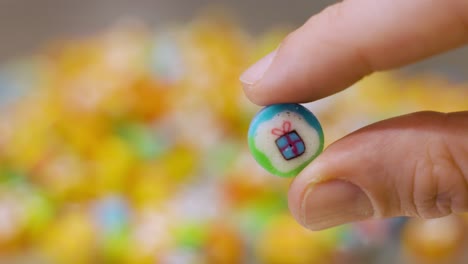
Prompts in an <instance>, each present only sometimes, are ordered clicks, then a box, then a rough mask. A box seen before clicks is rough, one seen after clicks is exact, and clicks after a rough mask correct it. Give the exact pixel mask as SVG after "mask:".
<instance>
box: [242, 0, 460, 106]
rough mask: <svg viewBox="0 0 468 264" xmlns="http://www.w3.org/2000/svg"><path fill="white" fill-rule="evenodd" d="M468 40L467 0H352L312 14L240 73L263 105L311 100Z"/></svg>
mask: <svg viewBox="0 0 468 264" xmlns="http://www.w3.org/2000/svg"><path fill="white" fill-rule="evenodd" d="M467 41H468V1H466V0H443V1H440V0H411V1H408V0H378V1H377V0H347V1H343V2H341V3H338V4H335V5H333V6H330V7H329V8H327V9H325V10H324V11H323V12H321V13H320V14H318V15H316V16H313V17H312V18H311V19H309V21H307V23H305V25H303V26H302V27H301V28H299V29H297V30H296V31H295V32H293V33H291V34H290V35H289V36H288V37H287V38H286V40H284V41H283V43H282V44H281V45H280V47H279V48H278V49H277V51H275V52H273V53H271V54H270V55H268V56H266V57H265V58H263V59H261V60H260V61H259V62H257V63H256V64H255V65H253V66H252V67H251V68H250V69H249V70H247V71H246V72H245V73H244V74H243V75H242V76H241V81H242V83H243V85H244V90H245V93H246V95H247V96H248V97H249V99H250V100H251V101H253V102H254V103H257V104H259V105H267V104H274V103H287V102H296V103H301V102H309V101H314V100H317V99H320V98H322V97H325V96H328V95H331V94H333V93H336V92H338V91H340V90H342V89H345V88H347V87H349V86H350V85H351V84H353V83H354V82H356V81H358V80H359V79H361V78H362V77H364V76H365V75H367V74H369V73H371V72H374V71H380V70H387V69H391V68H395V67H399V66H402V65H405V64H409V63H411V62H414V61H417V60H420V59H423V58H425V57H428V56H431V55H434V54H437V53H440V52H443V51H446V50H449V49H452V48H455V47H458V46H461V45H463V44H465V43H467Z"/></svg>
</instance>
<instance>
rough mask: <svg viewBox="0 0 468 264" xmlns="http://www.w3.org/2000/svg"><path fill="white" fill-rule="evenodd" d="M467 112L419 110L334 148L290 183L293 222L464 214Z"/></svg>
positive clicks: (328, 223) (319, 224) (467, 204)
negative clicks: (446, 112) (447, 112)
mask: <svg viewBox="0 0 468 264" xmlns="http://www.w3.org/2000/svg"><path fill="white" fill-rule="evenodd" d="M467 136H468V111H467V112H459V113H452V114H441V113H434V112H421V113H416V114H411V115H407V116H402V117H398V118H394V119H390V120H387V121H382V122H379V123H376V124H373V125H371V126H369V127H366V128H363V129H361V130H358V131H357V132H355V133H352V134H350V135H348V136H347V137H345V138H343V139H341V140H339V141H337V142H335V143H334V144H332V145H331V146H330V147H329V148H328V149H326V150H325V151H324V152H323V153H322V155H320V156H319V157H318V158H317V159H316V160H315V161H313V162H312V163H311V164H310V165H309V167H307V168H306V169H304V170H303V171H302V172H301V174H300V175H299V176H298V177H297V178H296V179H295V180H294V181H293V183H292V185H291V188H290V191H289V206H290V210H291V212H292V214H293V215H294V216H295V218H296V219H297V220H298V221H299V222H300V223H302V224H303V225H304V226H306V227H308V228H309V229H313V230H318V229H324V228H328V227H332V226H335V225H340V224H344V223H348V222H353V221H359V220H364V219H368V218H382V217H393V216H417V217H422V218H435V217H441V216H445V215H448V214H451V213H461V212H466V211H468V140H467Z"/></svg>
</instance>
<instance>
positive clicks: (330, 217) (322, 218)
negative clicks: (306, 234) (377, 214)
mask: <svg viewBox="0 0 468 264" xmlns="http://www.w3.org/2000/svg"><path fill="white" fill-rule="evenodd" d="M301 212H302V216H301V218H302V219H301V220H302V223H303V225H304V226H306V227H308V228H309V229H312V230H320V229H324V228H329V227H333V226H337V225H341V224H345V223H349V222H355V221H361V220H364V219H367V218H369V217H372V215H373V212H374V210H373V207H372V204H371V202H370V200H369V198H368V197H367V195H366V194H365V193H364V192H363V191H362V190H361V189H360V188H359V187H358V186H356V185H354V184H352V183H349V182H345V181H341V180H333V181H329V182H324V183H318V184H316V185H310V186H309V187H308V189H307V190H306V192H305V194H304V198H303V201H302V206H301Z"/></svg>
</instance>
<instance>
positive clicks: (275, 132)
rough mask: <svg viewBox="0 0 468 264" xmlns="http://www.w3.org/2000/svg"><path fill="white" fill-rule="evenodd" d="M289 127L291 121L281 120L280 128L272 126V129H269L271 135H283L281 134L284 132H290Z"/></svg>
mask: <svg viewBox="0 0 468 264" xmlns="http://www.w3.org/2000/svg"><path fill="white" fill-rule="evenodd" d="M291 127H292V125H291V122H289V121H284V122H283V127H282V129H279V128H273V129H272V130H271V133H272V134H273V135H277V136H283V135H285V134H287V133H289V132H291Z"/></svg>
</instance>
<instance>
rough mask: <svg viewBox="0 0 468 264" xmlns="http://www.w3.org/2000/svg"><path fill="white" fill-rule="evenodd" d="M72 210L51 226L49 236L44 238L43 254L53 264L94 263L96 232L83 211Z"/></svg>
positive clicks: (42, 243)
mask: <svg viewBox="0 0 468 264" xmlns="http://www.w3.org/2000/svg"><path fill="white" fill-rule="evenodd" d="M70 210H71V211H69V212H67V213H65V214H64V215H62V216H61V217H60V218H59V219H57V220H56V221H55V222H54V223H53V224H52V225H51V226H50V228H49V230H48V232H47V235H45V236H43V237H42V241H41V248H40V249H41V252H42V253H43V254H44V255H45V257H46V258H48V259H50V260H51V262H52V263H57V264H62V263H63V264H86V263H93V261H94V260H95V251H94V250H95V249H96V241H95V239H96V238H95V234H96V230H94V227H93V224H92V222H91V220H90V218H89V217H88V216H87V215H86V214H85V213H84V212H83V211H81V210H80V209H78V208H72V209H70ZM74 210H77V211H74Z"/></svg>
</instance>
